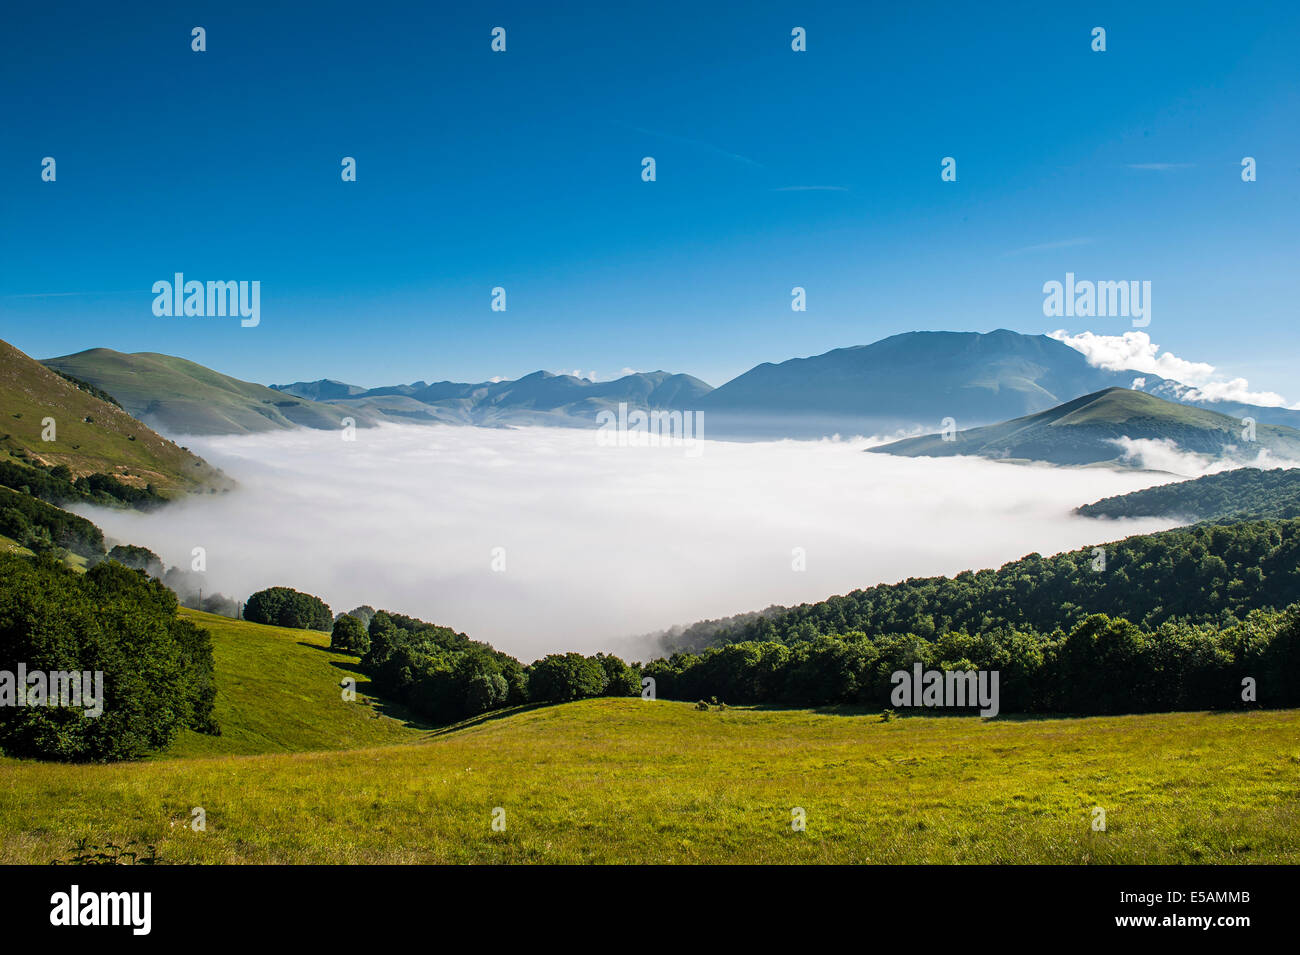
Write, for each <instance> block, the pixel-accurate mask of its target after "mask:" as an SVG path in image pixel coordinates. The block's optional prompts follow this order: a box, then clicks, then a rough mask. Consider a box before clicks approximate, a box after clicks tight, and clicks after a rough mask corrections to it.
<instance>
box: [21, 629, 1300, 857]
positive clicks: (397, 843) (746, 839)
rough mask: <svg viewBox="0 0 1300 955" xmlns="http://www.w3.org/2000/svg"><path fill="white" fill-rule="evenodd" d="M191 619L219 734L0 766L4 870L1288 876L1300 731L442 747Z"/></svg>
mask: <svg viewBox="0 0 1300 955" xmlns="http://www.w3.org/2000/svg"><path fill="white" fill-rule="evenodd" d="M186 614H187V616H189V617H191V618H192V619H195V620H196V621H199V622H202V623H203V624H204V625H205V626H208V627H209V628H210V629H211V630H212V632H213V638H214V643H215V646H216V659H217V666H218V680H219V687H220V696H219V704H218V711H217V717H218V720H219V722H220V723H221V725H222V727H223V735H222V736H221V737H218V738H208V737H201V736H199V735H197V734H189V733H187V734H184V735H182V736H181V737H180V738H178V739H177V741H176V743H175V744H174V745H173V747H172V748H171V750H170V751H169V752H168V753H166V754H164V755H163V756H161V757H159V758H155V759H151V760H146V761H141V762H132V763H117V764H111V765H64V764H55V763H38V762H30V761H19V760H12V759H4V760H0V863H45V862H49V861H51V860H53V859H56V858H67V857H68V856H69V855H70V854H71V852H70V850H71V847H72V845H73V844H74V843H75V842H76V841H77V840H78V839H81V838H85V839H88V840H90V841H91V842H92V843H103V842H105V841H109V840H111V841H113V842H116V843H119V844H120V843H123V842H126V841H128V840H133V841H135V842H137V843H140V844H142V845H144V844H154V845H156V846H157V847H158V853H159V855H160V856H161V857H162V858H163V859H164V860H165V861H170V862H183V863H236V862H259V863H331V862H343V863H417V862H555V863H574V862H612V863H638V862H713V863H725V862H764V863H773V862H775V863H780V862H795V863H824V862H861V863H906V862H1008V863H1043V862H1046V863H1078V862H1084V863H1087V862H1091V863H1157V862H1174V863H1179V862H1182V863H1198V862H1251V863H1295V862H1300V808H1298V807H1300V712H1297V711H1257V712H1250V713H1231V714H1207V713H1174V714H1159V715H1144V716H1122V717H1094V718H1087V719H1032V720H1017V719H1015V718H1003V719H998V720H994V721H992V722H985V721H982V720H979V719H977V718H927V717H907V718H901V719H897V720H894V721H891V722H883V721H882V720H881V719H880V716H879V715H878V714H874V713H863V712H856V711H854V712H851V711H846V710H827V711H811V710H776V709H759V708H741V707H732V708H728V709H725V710H718V709H711V710H708V711H699V710H696V709H695V707H694V706H693V705H692V704H689V703H678V702H669V701H655V702H644V701H641V700H639V699H596V700H587V701H582V702H578V703H570V704H565V705H561V706H551V707H536V708H522V709H516V710H511V711H505V712H503V713H496V714H493V715H492V716H491V717H489V718H482V719H479V720H472V721H468V722H467V723H464V724H460V725H458V726H455V727H449V728H444V729H440V730H434V729H430V728H428V727H421V726H417V725H413V724H411V723H410V722H408V721H406V720H403V719H401V718H400V717H401V714H400V713H399V714H391V713H386V712H385V709H384V708H383V707H382V706H379V705H377V704H376V703H375V702H374V701H373V700H368V699H366V698H365V697H364V696H362V697H359V700H358V702H356V703H344V702H343V701H342V700H341V698H340V694H339V691H338V686H337V684H338V681H339V680H340V679H341V678H342V677H343V676H346V675H348V674H349V673H351V672H352V671H351V670H350V667H351V666H353V665H354V664H355V658H352V657H348V656H345V655H340V654H334V653H331V652H329V651H328V650H327V649H326V647H325V645H326V642H327V638H326V637H325V635H323V634H318V633H311V632H309V631H299V630H283V629H279V628H273V627H263V626H259V625H256V624H250V623H244V622H241V621H230V620H225V619H224V618H220V617H212V616H210V615H207V614H199V613H195V612H191V611H186ZM358 677H359V675H358ZM359 689H360V691H362V693H364V690H365V683H364V681H363V680H361V679H360V678H359ZM196 806H202V807H203V808H204V810H205V812H206V814H207V829H206V831H204V832H195V831H192V830H191V828H190V827H189V821H190V818H191V808H192V807H196ZM1096 806H1101V807H1103V808H1104V809H1105V810H1106V831H1104V832H1094V831H1092V828H1091V820H1092V811H1093V808H1094V807H1096ZM497 807H500V808H501V809H503V810H504V812H505V830H504V831H493V828H492V825H491V823H492V816H493V810H494V809H495V808H497ZM795 807H801V808H802V809H803V810H805V812H806V818H807V828H806V831H804V832H796V831H794V830H793V829H792V826H791V819H792V815H791V813H792V810H793V809H794V808H795Z"/></svg>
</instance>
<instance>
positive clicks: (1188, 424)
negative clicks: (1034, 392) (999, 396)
mask: <svg viewBox="0 0 1300 955" xmlns="http://www.w3.org/2000/svg"><path fill="white" fill-rule="evenodd" d="M1242 430H1243V429H1242V426H1241V423H1240V421H1239V420H1238V419H1237V418H1234V417H1231V416H1229V415H1225V414H1219V413H1218V412H1216V411H1207V410H1205V409H1203V408H1194V407H1190V406H1188V405H1180V404H1176V403H1175V402H1172V401H1166V400H1164V399H1163V398H1157V397H1155V396H1154V395H1148V394H1146V393H1144V392H1141V391H1134V390H1132V389H1128V388H1107V389H1105V390H1103V391H1098V392H1095V393H1093V394H1089V395H1084V396H1083V397H1082V398H1075V399H1074V400H1073V401H1067V402H1066V403H1065V404H1062V405H1059V406H1057V407H1055V408H1052V409H1050V410H1048V411H1042V412H1039V413H1037V414H1032V415H1026V416H1024V417H1020V418H1015V419H1013V420H1011V421H1004V422H1002V423H1001V424H995V425H988V426H985V427H982V428H972V429H969V430H966V431H958V432H956V433H955V434H953V435H951V436H950V439H948V440H945V439H944V437H943V436H942V435H940V434H930V435H925V436H923V437H919V438H906V439H904V440H902V441H895V442H893V443H892V444H886V445H881V446H879V447H875V448H870V449H869V450H870V451H872V452H875V453H880V454H898V455H904V456H907V457H950V456H953V455H959V454H969V455H979V456H981V457H986V458H999V459H1007V460H1020V461H1046V462H1049V463H1052V464H1066V465H1084V464H1111V465H1117V464H1124V463H1127V462H1126V459H1125V453H1124V449H1123V448H1122V447H1121V446H1120V443H1119V442H1120V440H1121V439H1124V438H1128V439H1132V440H1148V441H1160V442H1173V443H1174V444H1176V445H1177V448H1178V450H1181V451H1193V452H1196V453H1197V454H1203V455H1209V456H1211V457H1216V458H1224V457H1226V458H1230V459H1233V460H1241V461H1249V460H1254V459H1257V457H1258V455H1259V452H1260V451H1261V450H1267V451H1269V452H1270V453H1271V454H1274V455H1277V456H1278V457H1281V458H1284V459H1286V460H1292V461H1295V460H1300V431H1297V430H1296V429H1294V428H1288V427H1284V426H1282V425H1267V424H1261V425H1258V426H1257V427H1256V431H1255V440H1254V441H1253V442H1247V441H1245V440H1243V437H1242Z"/></svg>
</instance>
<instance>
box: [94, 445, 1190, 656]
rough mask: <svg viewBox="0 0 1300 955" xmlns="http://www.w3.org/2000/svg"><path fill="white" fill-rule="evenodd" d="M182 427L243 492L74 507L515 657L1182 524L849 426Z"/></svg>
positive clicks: (628, 638)
mask: <svg viewBox="0 0 1300 955" xmlns="http://www.w3.org/2000/svg"><path fill="white" fill-rule="evenodd" d="M177 440H178V441H180V442H181V443H184V444H186V445H187V446H189V447H190V448H191V449H193V450H194V451H195V452H197V453H198V454H200V455H202V456H203V457H204V458H205V459H206V460H208V461H209V462H211V463H212V464H214V465H216V466H218V467H220V468H222V469H223V470H224V471H225V472H226V473H227V474H228V475H230V476H231V477H233V478H234V479H235V480H236V481H237V482H238V484H239V486H238V488H237V489H236V490H234V491H231V492H228V493H224V494H211V495H201V496H193V497H189V498H187V499H183V500H181V501H178V502H176V503H173V504H171V505H169V506H168V507H165V508H162V509H159V510H155V511H152V512H145V513H141V512H137V511H129V510H121V509H108V508H99V507H85V506H83V507H79V508H77V510H78V511H79V512H80V513H82V514H83V515H85V516H87V517H89V518H90V519H91V520H93V521H95V522H96V523H97V524H99V525H100V526H101V527H102V528H103V529H104V532H105V535H106V536H107V537H108V538H110V539H111V540H115V541H120V542H130V543H133V544H139V545H143V546H146V547H149V548H151V549H152V550H154V551H155V552H156V553H157V554H158V555H159V556H160V557H161V558H162V560H163V561H164V562H165V563H166V564H167V565H168V566H180V567H189V566H190V563H191V559H192V558H191V554H192V552H193V550H194V548H196V547H201V548H203V549H204V551H205V554H206V562H207V568H206V574H205V575H204V581H205V587H208V588H210V591H209V592H220V593H224V594H227V595H229V596H231V597H233V598H235V599H237V600H243V599H245V598H246V597H247V596H248V595H249V594H250V593H253V592H254V591H256V590H259V589H261V588H264V587H268V586H272V585H285V586H290V587H294V588H297V589H300V590H303V591H306V592H308V593H313V594H318V595H319V596H321V597H322V598H323V599H325V600H326V601H327V602H328V603H329V604H330V606H331V608H332V609H333V610H334V611H335V612H340V611H346V610H349V609H351V608H352V607H354V606H358V605H361V604H369V605H371V606H374V607H378V608H386V609H391V610H395V611H399V612H401V613H405V614H410V615H413V616H417V617H420V618H422V619H425V620H432V621H436V622H438V623H440V624H442V625H444V626H448V627H452V628H453V629H455V630H459V631H463V632H465V633H468V634H469V635H470V636H471V637H472V638H474V639H476V640H482V641H486V642H489V643H491V644H493V645H494V646H496V647H497V648H498V649H501V650H504V651H506V652H508V653H511V654H513V655H516V656H518V657H519V658H520V659H522V660H524V661H527V660H531V659H534V658H536V657H540V656H542V655H544V654H546V653H549V652H556V651H567V650H579V651H583V652H593V651H596V650H606V651H613V652H617V653H620V654H623V655H625V656H626V657H627V658H629V659H647V658H648V657H650V656H652V655H657V653H658V647H657V644H656V641H654V640H653V639H650V638H648V637H647V636H646V635H649V634H653V633H655V632H658V631H662V630H664V629H666V628H668V627H670V626H672V625H674V624H687V623H691V622H693V621H696V620H701V619H706V618H713V617H720V616H726V615H731V614H735V613H740V612H743V611H750V610H759V609H762V608H764V607H767V606H769V605H771V604H774V603H776V604H795V603H800V602H804V601H815V600H820V599H823V598H825V597H827V596H830V595H832V594H838V593H845V592H847V591H850V590H853V589H855V588H860V587H866V586H870V585H872V584H876V583H882V582H884V583H888V582H894V581H898V580H901V579H905V578H907V577H912V576H932V575H941V574H945V575H947V574H954V573H958V572H960V571H962V570H966V569H979V568H984V567H997V566H999V565H1001V564H1002V563H1005V562H1006V561H1009V560H1014V559H1016V558H1019V557H1021V556H1023V555H1025V554H1027V553H1030V552H1034V551H1037V552H1039V553H1042V554H1044V555H1049V554H1053V553H1056V552H1059V551H1061V550H1065V549H1070V548H1075V547H1080V546H1083V545H1089V544H1095V543H1100V542H1102V541H1106V540H1113V539H1117V538H1119V537H1123V536H1126V535H1128V534H1138V533H1146V532H1150V531H1154V530H1161V529H1164V528H1167V527H1170V526H1172V525H1173V523H1174V522H1173V521H1170V520H1167V519H1140V520H1123V521H1097V520H1093V519H1086V518H1082V517H1078V516H1075V515H1073V514H1072V509H1073V508H1075V507H1077V506H1079V505H1081V504H1087V503H1090V502H1092V501H1095V500H1098V499H1099V498H1102V497H1106V496H1108V495H1116V494H1124V493H1127V492H1130V491H1134V490H1138V489H1140V488H1145V487H1150V486H1153V485H1157V484H1163V483H1167V482H1169V481H1172V480H1175V479H1176V476H1175V475H1173V474H1169V473H1158V472H1155V471H1139V470H1114V469H1106V468H1078V469H1070V468H1056V467H1050V466H1045V465H1043V466H1040V465H1022V464H1006V463H997V462H992V461H988V460H984V459H980V458H972V457H955V458H946V459H938V458H902V457H894V456H890V455H876V454H864V453H861V452H862V451H863V450H864V449H865V448H867V447H869V446H872V445H873V443H876V442H873V441H871V440H869V439H860V438H859V439H853V440H823V441H777V442H760V443H731V442H719V441H707V440H706V441H703V442H700V443H698V444H695V445H693V446H687V447H681V446H663V447H635V446H633V447H612V446H602V445H601V444H600V443H598V442H597V441H596V440H595V437H594V435H593V432H591V431H584V430H580V429H569V428H543V427H534V428H519V429H510V430H507V429H490V428H474V427H410V426H408V427H404V426H398V425H384V426H381V427H378V428H370V429H363V430H360V431H358V432H357V433H356V440H355V441H345V440H341V438H340V433H339V432H337V431H313V430H294V431H278V432H271V433H266V434H261V435H241V436H223V437H206V438H198V437H191V438H178V439H177ZM1154 450H1156V451H1159V450H1160V449H1154ZM1160 464H1161V466H1164V467H1175V468H1179V469H1181V471H1182V473H1183V474H1185V475H1186V474H1193V473H1199V468H1200V464H1199V463H1198V462H1197V461H1196V460H1195V459H1193V458H1191V457H1190V456H1187V457H1185V458H1184V459H1182V460H1177V461H1173V460H1170V459H1169V456H1168V455H1167V454H1163V455H1162V457H1161V460H1160ZM800 567H802V568H803V569H798V568H800Z"/></svg>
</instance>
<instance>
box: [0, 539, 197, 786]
mask: <svg viewBox="0 0 1300 955" xmlns="http://www.w3.org/2000/svg"><path fill="white" fill-rule="evenodd" d="M176 611H177V602H176V597H175V595H174V594H172V593H171V591H169V590H167V589H166V588H165V587H163V585H162V584H161V583H159V582H158V581H155V580H150V579H149V578H148V577H146V576H145V574H143V573H142V572H140V571H137V570H132V569H130V568H127V567H124V566H122V565H121V564H118V563H116V562H113V561H105V562H102V563H100V564H98V565H96V566H95V567H93V568H91V569H90V570H89V571H87V572H86V573H85V574H78V573H76V572H75V571H73V570H71V569H69V568H68V567H66V566H65V565H64V564H62V563H61V562H59V561H58V560H56V559H54V558H53V557H50V556H43V557H26V556H21V555H17V554H0V672H3V673H5V674H10V675H11V676H9V677H7V679H9V680H11V681H12V680H14V679H15V677H16V674H17V673H18V672H19V668H20V665H21V666H22V667H23V668H25V670H26V672H27V673H29V674H30V673H34V672H37V671H41V672H50V671H72V670H76V671H91V672H94V671H100V672H102V674H103V682H102V687H103V712H102V713H101V714H100V715H98V716H91V715H87V712H86V710H85V708H77V707H68V706H49V705H27V706H18V705H13V704H12V703H11V704H10V705H6V706H0V749H3V750H4V752H6V753H8V754H9V755H12V756H34V757H41V758H47V759H62V760H77V761H83V760H113V759H131V758H134V757H138V756H141V755H143V754H145V753H146V752H148V751H150V750H155V749H160V748H162V747H165V746H166V745H167V744H168V743H169V742H171V740H172V738H173V737H174V736H175V735H176V733H177V731H178V730H180V729H181V728H182V727H190V728H192V729H195V730H198V731H200V732H208V733H213V732H217V727H216V725H215V724H214V722H213V720H212V704H213V700H214V698H215V694H216V687H215V685H214V680H213V660H212V645H211V641H210V639H209V636H208V633H207V631H205V630H202V629H200V628H198V627H196V626H194V624H192V623H190V622H189V621H186V620H182V619H180V618H179V617H178V616H177V613H176Z"/></svg>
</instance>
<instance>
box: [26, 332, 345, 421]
mask: <svg viewBox="0 0 1300 955" xmlns="http://www.w3.org/2000/svg"><path fill="white" fill-rule="evenodd" d="M45 364H46V365H49V366H50V367H51V368H57V369H59V370H60V371H63V372H66V373H67V374H69V375H74V376H76V377H77V378H80V379H81V380H82V381H88V382H90V383H91V384H92V385H94V386H95V387H97V388H102V389H103V390H104V391H106V392H108V393H109V394H110V395H112V396H113V397H114V398H116V399H117V400H118V401H120V402H121V403H122V406H123V407H124V408H126V409H127V410H128V411H130V412H131V413H132V414H133V415H135V416H137V417H139V418H142V419H145V420H147V421H150V422H153V423H155V424H156V425H157V426H158V427H160V428H162V429H164V430H165V431H167V432H169V433H173V434H242V433H247V432H257V431H270V430H273V429H276V428H291V427H294V426H295V425H303V426H305V427H311V428H333V427H337V426H339V423H340V422H341V421H342V420H343V418H344V417H345V416H347V415H348V413H349V412H348V411H346V410H342V409H339V408H336V407H334V406H332V405H327V404H322V403H320V402H316V401H308V400H306V399H303V398H297V397H294V396H293V395H288V394H283V393H281V392H278V391H273V390H272V389H270V388H267V387H265V386H263V385H258V384H253V383H252V382H247V381H240V380H239V379H238V378H231V377H229V376H227V375H223V374H221V373H219V372H216V371H213V370H212V369H211V368H205V367H204V366H203V365H199V364H196V363H195V362H192V361H186V360H185V359H184V358H175V357H172V356H170V355H158V354H154V353H152V352H141V353H138V354H131V355H127V354H123V353H122V352H117V351H113V350H111V349H108V348H92V349H90V350H88V351H83V352H77V353H76V354H75V355H64V356H62V357H60V358H51V359H48V360H47V361H46V362H45ZM358 423H359V424H365V423H366V422H365V421H363V420H361V418H358Z"/></svg>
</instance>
